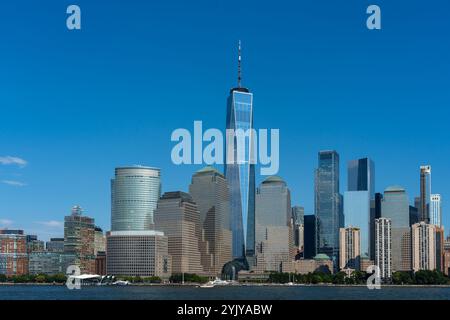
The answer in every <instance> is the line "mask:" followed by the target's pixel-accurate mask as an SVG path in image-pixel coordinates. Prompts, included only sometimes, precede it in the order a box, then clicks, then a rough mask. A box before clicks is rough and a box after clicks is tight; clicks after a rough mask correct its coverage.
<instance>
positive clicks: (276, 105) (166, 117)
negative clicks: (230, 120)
mask: <svg viewBox="0 0 450 320" xmlns="http://www.w3.org/2000/svg"><path fill="white" fill-rule="evenodd" d="M70 4H77V5H79V6H80V7H81V11H82V30H80V31H69V30H68V29H67V28H66V24H65V19H66V17H67V15H66V8H67V6H68V5H70ZM370 4H378V5H379V6H380V7H381V10H382V30H380V31H369V30H368V29H367V28H366V27H365V21H366V17H367V15H366V13H365V11H366V8H367V6H368V5H370ZM449 10H450V4H449V3H448V1H446V0H434V1H380V0H377V1H373V2H372V1H370V2H369V1H364V0H346V1H335V0H333V1H332V0H326V1H284V0H280V1H277V2H276V3H274V2H272V1H271V2H269V1H267V2H265V1H242V0H241V1H207V0H202V1H181V0H179V1H138V0H134V1H126V2H125V1H111V0H110V1H92V0H89V1H85V0H76V1H72V2H69V1H56V0H55V1H50V0H40V1H31V0H30V1H23V0H16V1H8V2H7V3H4V4H2V8H1V10H0V35H1V38H0V39H1V41H0V112H1V113H0V181H1V183H0V227H9V228H23V229H25V231H26V232H28V233H37V234H38V235H39V236H40V237H42V238H43V239H47V238H49V237H51V236H61V235H62V234H63V228H62V221H63V217H64V215H66V214H68V213H69V212H70V208H71V206H73V205H75V204H79V205H81V206H82V207H83V208H85V212H86V214H88V215H90V216H93V217H94V218H95V219H96V222H97V224H98V225H100V226H101V227H103V228H104V229H106V230H107V229H109V226H110V179H111V178H112V176H113V173H114V167H116V166H120V165H130V164H143V165H150V166H156V167H160V168H161V169H162V181H163V191H170V190H187V187H188V184H189V182H190V177H191V175H192V173H193V172H194V171H195V170H196V169H198V168H199V166H194V165H192V166H176V165H173V164H172V162H171V159H170V151H171V149H172V147H173V145H174V143H172V142H171V141H170V135H171V132H172V131H173V130H174V129H176V128H187V129H191V130H192V128H193V121H194V120H202V121H203V126H204V128H221V129H223V128H224V126H225V112H226V98H227V95H228V91H229V89H230V88H231V87H233V86H235V84H236V69H237V67H236V59H237V57H236V45H237V41H238V40H239V39H241V40H242V45H243V84H244V85H245V86H247V87H249V88H250V89H251V91H252V92H253V93H254V112H255V113H254V122H255V127H257V128H279V129H280V148H281V149H280V172H279V175H280V176H282V177H283V178H284V179H285V180H286V181H287V183H288V185H289V187H290V188H291V191H292V200H293V204H300V205H304V206H305V208H306V212H307V213H312V212H313V195H314V194H313V191H314V183H313V182H314V180H313V171H314V168H315V167H316V165H317V152H318V151H319V150H323V149H335V150H337V151H338V152H339V154H340V156H341V192H344V191H345V190H346V165H347V161H348V160H351V159H355V158H359V157H365V156H369V157H371V158H372V159H373V160H374V161H375V165H376V189H377V191H383V190H384V189H385V188H386V187H387V186H389V185H393V184H399V185H402V186H404V187H405V188H406V189H407V192H408V194H409V196H410V199H411V201H412V200H413V198H414V196H415V195H417V194H418V192H419V166H420V165H421V164H431V165H432V167H433V176H432V182H433V192H435V193H441V194H442V197H443V209H444V224H445V226H446V227H449V226H450V215H449V214H447V205H446V204H447V199H448V198H450V187H449V184H448V181H450V168H449V166H448V158H449V157H450V142H449V141H450V140H449V138H450V134H449V130H448V120H449V119H450V117H449V115H450V112H449V111H448V107H449V105H450V90H449V86H448V85H449V80H450V60H449V56H450V44H449V41H448V31H449V30H450V19H448V13H449ZM8 157H17V158H19V159H22V160H24V161H25V162H21V161H19V160H18V159H13V158H8ZM260 181H261V177H258V180H257V182H260Z"/></svg>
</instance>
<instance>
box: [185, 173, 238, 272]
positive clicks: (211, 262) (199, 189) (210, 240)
mask: <svg viewBox="0 0 450 320" xmlns="http://www.w3.org/2000/svg"><path fill="white" fill-rule="evenodd" d="M189 193H190V194H191V196H192V198H193V200H194V201H195V203H196V204H197V206H198V210H199V211H200V224H201V226H202V228H203V235H204V240H205V241H206V242H207V244H208V246H207V250H206V249H205V250H206V251H207V252H208V253H209V255H210V256H211V259H204V261H202V264H203V267H204V269H205V271H206V272H208V273H212V274H215V275H220V274H221V273H222V268H223V266H224V265H225V264H226V263H227V262H229V261H231V259H232V254H231V246H232V235H231V227H230V202H229V199H230V195H229V190H228V183H227V181H226V179H225V176H224V175H223V174H221V173H220V172H219V171H217V170H216V169H214V168H213V167H206V168H203V169H201V170H199V171H197V172H196V173H195V174H194V175H193V176H192V182H191V185H190V186H189ZM209 255H206V256H207V257H208V256H209Z"/></svg>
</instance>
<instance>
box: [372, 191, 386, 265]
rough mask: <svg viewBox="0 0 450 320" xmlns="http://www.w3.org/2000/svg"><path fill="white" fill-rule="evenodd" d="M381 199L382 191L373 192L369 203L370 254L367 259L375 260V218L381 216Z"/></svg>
mask: <svg viewBox="0 0 450 320" xmlns="http://www.w3.org/2000/svg"><path fill="white" fill-rule="evenodd" d="M382 199H383V194H382V193H378V192H376V193H375V198H374V201H371V203H370V226H369V227H370V232H369V244H370V255H369V259H370V260H372V261H375V219H379V218H381V200H382Z"/></svg>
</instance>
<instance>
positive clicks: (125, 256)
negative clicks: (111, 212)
mask: <svg viewBox="0 0 450 320" xmlns="http://www.w3.org/2000/svg"><path fill="white" fill-rule="evenodd" d="M106 239H107V240H106V241H107V242H106V243H107V256H106V274H110V275H115V276H133V277H136V276H140V277H160V278H162V279H167V278H169V277H170V275H171V257H170V255H169V253H168V241H167V237H166V236H165V235H164V233H162V232H159V231H154V230H142V231H111V232H110V233H109V234H108V235H107V238H106ZM97 263H101V262H100V261H99V260H98V259H97ZM100 267H101V266H97V269H100Z"/></svg>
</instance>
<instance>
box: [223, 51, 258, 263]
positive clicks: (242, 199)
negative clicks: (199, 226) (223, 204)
mask: <svg viewBox="0 0 450 320" xmlns="http://www.w3.org/2000/svg"><path fill="white" fill-rule="evenodd" d="M238 62H239V65H238V68H239V72H238V85H237V87H236V88H233V89H231V90H230V95H229V97H228V101H227V120H226V129H227V132H228V134H227V139H226V140H227V142H226V148H225V150H226V154H225V160H226V163H225V177H226V178H227V181H228V185H229V190H230V208H231V230H232V234H233V257H234V258H242V257H244V256H248V257H253V256H254V253H255V164H254V161H252V159H254V155H253V152H254V151H255V150H254V148H252V146H253V143H254V142H256V141H253V136H252V135H251V134H248V135H246V136H245V138H244V141H242V140H241V139H238V138H237V135H235V134H233V135H230V132H234V133H236V132H237V130H243V131H244V132H246V133H250V132H251V130H252V129H253V94H252V93H251V92H250V91H249V90H248V89H247V88H244V87H242V86H241V71H240V70H241V45H240V43H239V58H238ZM231 130H232V131H231ZM242 142H244V143H242Z"/></svg>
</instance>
